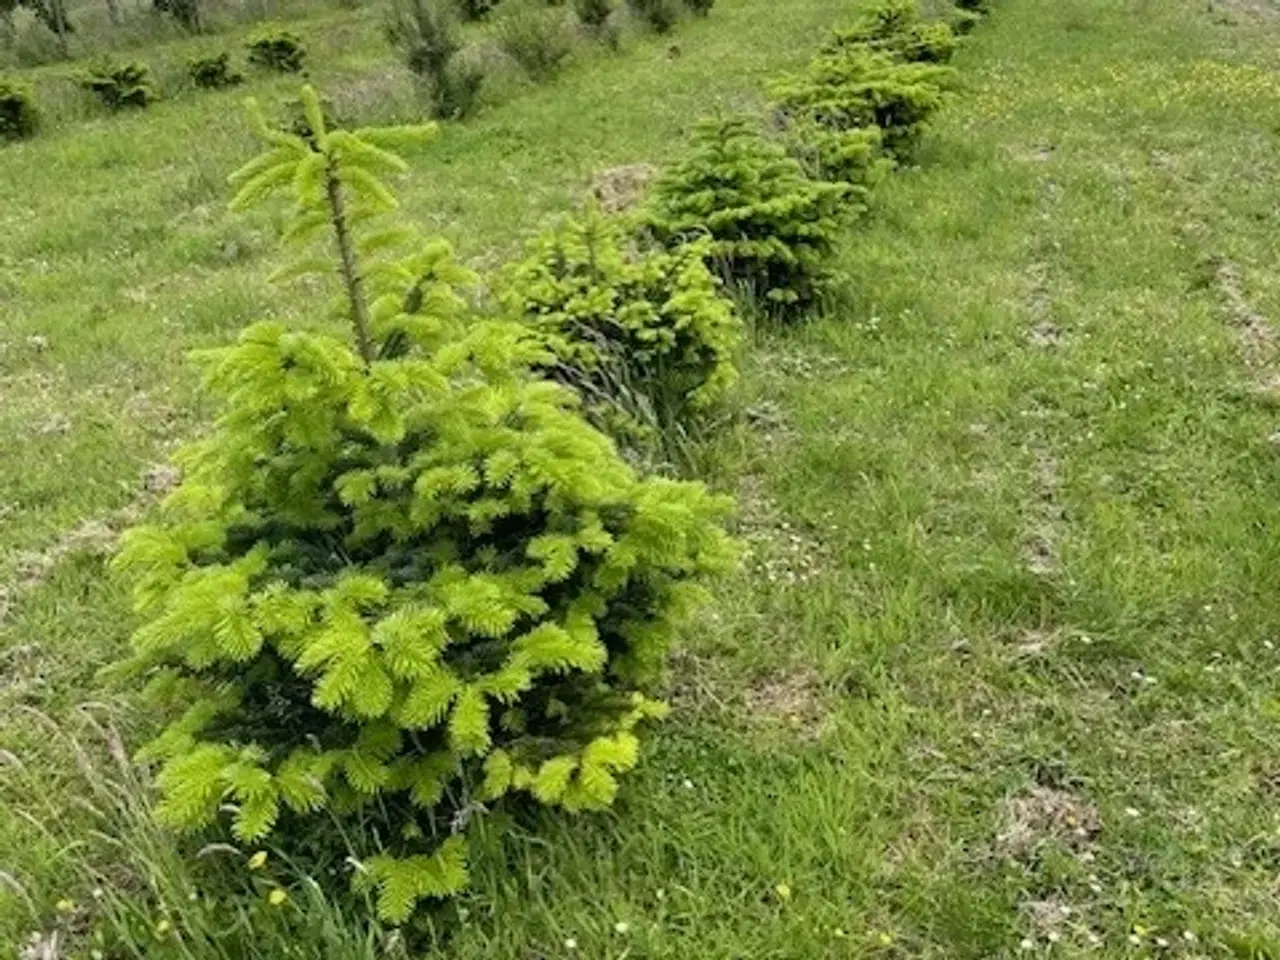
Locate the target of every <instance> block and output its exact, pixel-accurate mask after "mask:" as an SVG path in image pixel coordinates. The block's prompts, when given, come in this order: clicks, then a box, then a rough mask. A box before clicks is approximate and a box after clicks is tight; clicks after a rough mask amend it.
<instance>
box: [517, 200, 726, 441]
mask: <svg viewBox="0 0 1280 960" xmlns="http://www.w3.org/2000/svg"><path fill="white" fill-rule="evenodd" d="M709 256H710V250H709V241H707V240H705V239H702V240H699V241H696V242H694V243H691V244H688V245H686V246H679V247H676V248H675V249H674V250H673V251H671V252H668V251H665V250H661V249H657V250H640V249H636V248H635V245H634V242H633V241H632V240H631V238H630V235H629V233H628V231H627V230H626V229H624V226H623V225H622V224H621V223H620V222H618V221H611V220H607V219H605V218H604V217H603V216H601V215H600V214H599V212H598V211H596V210H594V209H592V210H590V211H588V214H587V216H586V217H585V218H584V219H583V220H581V221H576V220H567V221H565V222H564V223H562V224H561V225H560V226H559V228H558V229H556V230H553V231H551V232H550V233H548V234H546V235H544V236H542V237H541V238H539V239H538V240H537V241H536V242H535V243H534V244H533V245H532V247H531V249H530V251H529V257H528V259H526V260H524V261H523V262H521V263H518V264H515V265H514V266H513V267H512V268H511V269H510V270H509V271H508V273H507V276H506V278H505V282H504V285H503V300H504V303H505V305H506V306H507V308H508V309H509V310H510V311H511V312H512V313H513V315H515V316H517V317H519V318H521V319H522V320H523V321H524V322H526V323H528V324H530V325H531V326H532V327H533V329H534V330H535V331H536V332H537V334H538V336H539V338H540V340H541V341H542V342H543V343H544V344H545V346H546V347H547V349H548V350H549V352H550V353H551V355H552V358H553V359H552V362H551V363H550V364H549V365H548V366H547V368H546V370H547V373H548V374H549V375H550V376H551V377H553V378H554V379H557V380H559V381H561V382H563V383H566V384H568V385H569V386H571V387H573V388H574V389H575V390H576V391H577V392H578V394H579V395H580V396H581V397H582V399H583V402H584V404H585V407H586V409H587V412H588V414H589V415H590V417H591V419H592V421H593V422H595V423H596V424H598V425H599V426H601V427H602V428H603V429H606V430H608V431H609V432H611V433H614V434H615V435H616V436H617V437H618V438H619V439H620V441H622V442H623V443H624V444H630V443H635V442H638V441H639V442H643V441H646V440H649V439H652V434H653V432H654V430H655V429H656V430H657V432H658V433H660V434H661V433H662V432H663V431H665V430H668V429H672V428H675V427H680V428H683V427H685V426H687V425H688V424H690V423H692V422H694V421H696V420H697V419H698V417H699V416H700V415H701V414H703V413H705V412H706V411H707V410H708V409H709V408H710V407H712V406H713V405H714V404H715V403H716V402H717V401H719V400H720V399H722V398H723V396H724V394H725V392H726V391H727V390H728V389H729V388H730V387H731V386H732V385H733V384H734V383H735V382H736V380H737V377H738V372H737V369H736V368H735V366H734V364H733V357H734V353H735V351H736V350H737V348H738V345H739V342H740V340H741V323H740V321H739V319H738V317H737V315H736V314H735V312H734V310H733V305H732V304H731V303H730V302H729V301H728V300H726V299H725V298H723V297H722V296H721V295H720V291H719V283H718V282H717V280H716V278H715V277H713V276H712V274H711V273H710V272H709V271H708V270H707V267H706V264H705V261H706V260H707V259H708V258H709Z"/></svg>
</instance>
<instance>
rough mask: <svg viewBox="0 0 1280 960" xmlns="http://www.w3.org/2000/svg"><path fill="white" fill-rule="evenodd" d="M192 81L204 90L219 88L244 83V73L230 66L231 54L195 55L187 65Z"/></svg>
mask: <svg viewBox="0 0 1280 960" xmlns="http://www.w3.org/2000/svg"><path fill="white" fill-rule="evenodd" d="M187 70H188V72H189V73H190V74H191V80H192V82H193V83H194V84H195V85H196V86H197V87H201V88H203V89H205V90H221V89H224V88H226V87H234V86H236V85H237V84H241V83H244V74H242V73H239V72H238V71H236V70H233V69H232V68H231V54H229V53H225V52H224V53H219V54H217V55H215V56H212V57H196V58H195V59H194V60H192V61H191V62H190V63H189V64H188V65H187Z"/></svg>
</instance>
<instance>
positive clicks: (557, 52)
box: [494, 3, 573, 82]
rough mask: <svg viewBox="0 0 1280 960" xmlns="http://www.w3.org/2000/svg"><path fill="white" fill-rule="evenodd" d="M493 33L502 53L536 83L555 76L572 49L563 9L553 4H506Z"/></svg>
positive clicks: (570, 35)
mask: <svg viewBox="0 0 1280 960" xmlns="http://www.w3.org/2000/svg"><path fill="white" fill-rule="evenodd" d="M494 33H495V36H496V37H497V40H498V45H499V46H500V47H501V48H502V50H503V52H505V53H506V54H507V56H509V57H510V58H511V59H512V60H514V61H515V62H516V63H517V64H519V65H520V68H521V69H522V70H524V72H525V73H527V74H528V75H529V77H530V78H531V79H533V80H536V81H540V82H541V81H545V80H549V79H551V78H552V77H553V76H555V75H556V74H557V73H558V72H559V71H560V68H561V67H562V66H563V65H564V62H565V60H567V59H568V58H569V54H570V53H572V52H573V32H572V31H571V29H570V28H569V24H568V22H567V21H566V20H565V16H564V12H563V11H562V10H560V9H557V8H555V7H547V6H539V5H537V4H534V3H520V4H510V5H508V7H507V8H506V9H504V11H503V13H502V15H501V16H500V17H499V18H498V22H497V23H496V25H495V27H494Z"/></svg>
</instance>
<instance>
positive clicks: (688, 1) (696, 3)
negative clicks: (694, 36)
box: [684, 0, 716, 17]
mask: <svg viewBox="0 0 1280 960" xmlns="http://www.w3.org/2000/svg"><path fill="white" fill-rule="evenodd" d="M684 5H685V6H686V7H688V8H689V9H690V10H691V11H693V13H694V15H695V16H699V17H705V16H707V15H708V14H709V13H711V8H712V7H714V6H715V5H716V0H684Z"/></svg>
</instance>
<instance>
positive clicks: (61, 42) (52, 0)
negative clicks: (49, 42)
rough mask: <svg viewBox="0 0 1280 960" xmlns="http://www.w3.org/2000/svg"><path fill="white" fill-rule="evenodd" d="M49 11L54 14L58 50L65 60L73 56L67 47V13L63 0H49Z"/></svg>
mask: <svg viewBox="0 0 1280 960" xmlns="http://www.w3.org/2000/svg"><path fill="white" fill-rule="evenodd" d="M49 10H50V11H51V12H52V13H53V25H54V31H53V32H54V33H56V34H57V35H58V49H59V51H60V52H61V53H62V58H63V59H64V60H65V59H67V58H68V57H69V56H71V50H70V47H68V46H67V32H68V31H67V11H66V8H65V7H63V5H62V0H49Z"/></svg>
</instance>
